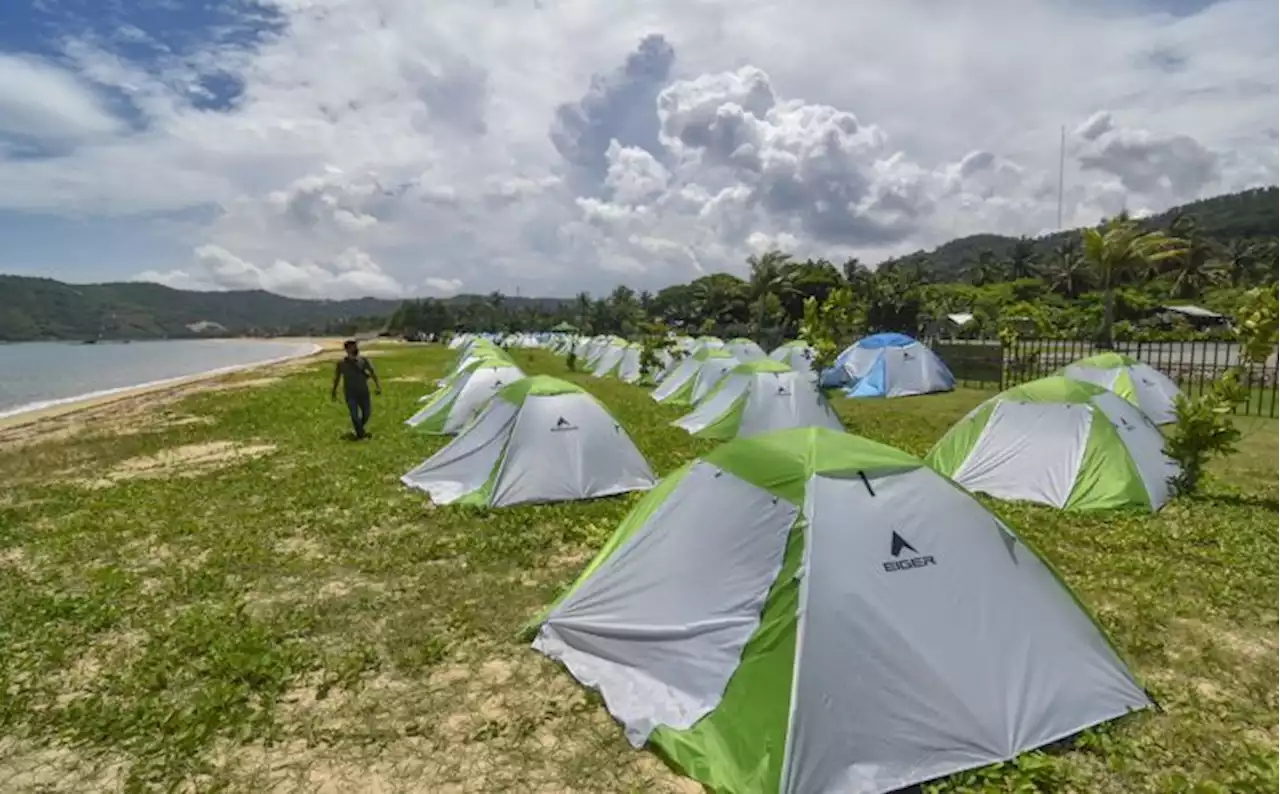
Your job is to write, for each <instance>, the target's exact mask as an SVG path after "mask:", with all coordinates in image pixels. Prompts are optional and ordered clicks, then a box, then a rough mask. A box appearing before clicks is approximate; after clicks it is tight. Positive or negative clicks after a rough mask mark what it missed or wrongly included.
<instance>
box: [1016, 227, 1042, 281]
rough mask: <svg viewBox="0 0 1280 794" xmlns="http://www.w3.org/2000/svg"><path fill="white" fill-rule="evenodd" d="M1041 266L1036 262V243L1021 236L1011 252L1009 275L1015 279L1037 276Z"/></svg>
mask: <svg viewBox="0 0 1280 794" xmlns="http://www.w3.org/2000/svg"><path fill="white" fill-rule="evenodd" d="M1039 269H1040V268H1039V267H1038V266H1037V264H1036V249H1035V244H1034V243H1032V242H1031V240H1029V239H1028V238H1026V237H1019V238H1018V241H1017V242H1016V243H1014V244H1013V250H1012V251H1010V252H1009V277H1010V278H1013V279H1020V278H1035V277H1036V276H1037V275H1038V271H1039Z"/></svg>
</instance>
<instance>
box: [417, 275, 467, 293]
mask: <svg viewBox="0 0 1280 794" xmlns="http://www.w3.org/2000/svg"><path fill="white" fill-rule="evenodd" d="M422 285H423V286H424V287H426V288H427V290H429V291H430V292H432V293H434V294H436V295H439V296H441V297H446V298H447V297H449V296H450V295H457V294H458V292H460V291H461V290H462V279H457V278H436V277H435V276H427V277H426V278H425V279H423V280H422Z"/></svg>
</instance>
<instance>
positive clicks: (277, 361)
mask: <svg viewBox="0 0 1280 794" xmlns="http://www.w3.org/2000/svg"><path fill="white" fill-rule="evenodd" d="M266 341H270V342H274V343H285V344H299V345H310V350H307V351H305V352H299V353H295V354H292V355H288V356H277V357H275V358H270V359H263V360H262V361H254V362H250V363H248V364H232V365H230V366H226V367H217V368H215V369H211V370H206V371H204V372H197V373H195V374H192V375H179V376H176V377H172V378H162V379H160V380H154V381H149V382H146V383H139V384H135V385H133V386H119V387H116V388H112V389H102V390H99V391H93V392H86V393H84V394H78V395H74V396H71V397H59V398H55V399H52V400H41V401H39V402H34V403H28V404H27V405H21V406H18V407H16V408H12V409H6V410H4V411H0V431H10V430H14V429H16V428H20V427H27V426H29V425H34V424H38V423H40V422H44V421H47V420H49V419H54V418H58V417H65V416H67V415H69V414H74V413H78V412H80V411H86V410H89V409H91V408H100V407H102V406H105V405H111V404H113V403H116V402H121V401H124V400H128V399H131V398H136V397H140V396H143V395H147V394H154V393H156V392H163V391H165V390H169V389H176V388H181V387H184V386H192V385H195V384H199V383H201V382H204V381H214V380H217V379H218V378H222V377H226V376H228V375H235V374H238V373H241V372H247V371H250V370H254V369H259V368H263V367H273V366H278V365H282V364H289V363H294V362H300V361H305V360H307V359H310V358H315V357H316V356H319V355H320V354H322V353H327V352H332V351H333V350H334V349H338V348H340V347H341V343H342V342H341V340H340V339H328V338H324V337H318V338H314V339H298V338H279V339H271V340H266Z"/></svg>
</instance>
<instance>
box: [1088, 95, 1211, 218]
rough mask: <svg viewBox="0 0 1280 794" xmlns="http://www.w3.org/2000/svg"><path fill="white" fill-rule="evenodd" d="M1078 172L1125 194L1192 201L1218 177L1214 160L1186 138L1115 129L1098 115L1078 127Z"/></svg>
mask: <svg viewBox="0 0 1280 794" xmlns="http://www.w3.org/2000/svg"><path fill="white" fill-rule="evenodd" d="M1080 137H1081V138H1083V139H1084V141H1085V143H1086V144H1087V145H1086V146H1085V147H1084V148H1083V149H1082V150H1081V151H1080V153H1079V155H1078V157H1079V162H1080V167H1081V168H1082V169H1084V170H1086V171H1100V172H1102V173H1103V174H1107V175H1110V176H1113V177H1115V178H1116V179H1118V180H1119V181H1120V184H1122V185H1124V187H1125V188H1126V189H1127V190H1130V191H1133V192H1134V193H1141V194H1147V195H1153V196H1165V195H1167V196H1169V197H1172V198H1176V197H1181V196H1196V195H1199V194H1200V193H1201V191H1202V190H1203V189H1204V188H1205V186H1207V185H1209V184H1212V183H1213V182H1214V181H1215V180H1216V179H1217V177H1218V175H1219V171H1218V155H1216V154H1215V153H1214V152H1211V151H1209V150H1208V149H1207V148H1205V146H1204V145H1203V144H1201V143H1200V142H1199V141H1197V140H1195V139H1194V138H1192V137H1190V136H1187V135H1159V134H1156V133H1153V132H1150V131H1148V130H1143V129H1123V128H1120V129H1117V128H1116V126H1115V123H1114V121H1113V120H1112V118H1111V114H1110V113H1107V112H1099V113H1097V114H1095V115H1094V116H1092V117H1091V118H1090V119H1089V121H1088V122H1086V123H1085V125H1084V126H1083V127H1082V128H1081V133H1080Z"/></svg>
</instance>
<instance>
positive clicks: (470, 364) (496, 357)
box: [418, 349, 515, 403]
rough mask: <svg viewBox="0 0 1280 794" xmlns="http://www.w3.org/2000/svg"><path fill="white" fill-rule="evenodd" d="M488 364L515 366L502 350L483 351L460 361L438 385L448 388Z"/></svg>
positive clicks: (422, 399) (426, 399)
mask: <svg viewBox="0 0 1280 794" xmlns="http://www.w3.org/2000/svg"><path fill="white" fill-rule="evenodd" d="M486 363H488V364H507V365H509V366H513V367H514V366H515V362H513V361H512V360H511V357H510V356H508V355H507V354H506V353H505V352H503V351H501V350H488V349H483V350H480V351H477V352H476V353H474V354H472V355H469V356H467V357H466V358H464V359H463V360H462V361H460V362H459V363H458V366H457V367H455V368H454V369H453V370H451V371H450V372H449V374H447V375H445V376H444V377H443V378H439V379H438V380H436V385H437V386H439V387H440V388H447V387H448V386H449V385H450V384H452V383H454V382H455V381H457V380H458V379H459V378H461V377H463V376H465V375H466V374H467V373H469V372H471V371H472V370H473V369H475V368H476V367H478V366H480V365H481V364H486ZM438 393H439V390H437V391H434V392H432V393H430V394H426V395H423V396H422V397H420V398H418V402H421V403H425V402H429V401H430V400H431V398H432V397H434V396H435V395H436V394H438Z"/></svg>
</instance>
